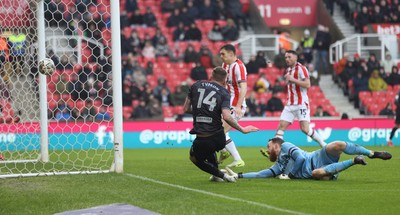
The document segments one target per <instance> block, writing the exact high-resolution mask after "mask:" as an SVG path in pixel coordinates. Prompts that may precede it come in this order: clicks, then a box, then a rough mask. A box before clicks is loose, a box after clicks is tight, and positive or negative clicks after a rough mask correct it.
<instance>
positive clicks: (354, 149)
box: [343, 142, 373, 156]
mask: <svg viewBox="0 0 400 215" xmlns="http://www.w3.org/2000/svg"><path fill="white" fill-rule="evenodd" d="M345 143H346V148H345V149H344V150H343V152H344V153H346V154H348V155H365V156H371V155H372V154H373V153H372V152H371V150H368V149H366V148H364V147H362V146H360V145H357V144H354V143H349V142H345Z"/></svg>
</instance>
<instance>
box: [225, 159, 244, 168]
mask: <svg viewBox="0 0 400 215" xmlns="http://www.w3.org/2000/svg"><path fill="white" fill-rule="evenodd" d="M244 165H245V163H244V161H243V160H235V161H233V162H232V163H230V164H228V165H226V167H229V168H232V167H242V166H244Z"/></svg>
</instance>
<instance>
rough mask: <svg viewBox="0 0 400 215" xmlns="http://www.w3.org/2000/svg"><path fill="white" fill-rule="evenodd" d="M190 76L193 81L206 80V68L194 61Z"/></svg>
mask: <svg viewBox="0 0 400 215" xmlns="http://www.w3.org/2000/svg"><path fill="white" fill-rule="evenodd" d="M190 78H191V79H192V80H194V81H200V80H208V75H207V72H206V68H205V67H204V66H203V65H201V63H200V62H199V61H197V62H196V66H195V67H194V68H193V69H192V71H191V72H190Z"/></svg>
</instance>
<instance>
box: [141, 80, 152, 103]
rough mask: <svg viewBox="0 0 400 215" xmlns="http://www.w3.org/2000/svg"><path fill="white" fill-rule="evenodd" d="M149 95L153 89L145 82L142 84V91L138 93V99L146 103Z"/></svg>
mask: <svg viewBox="0 0 400 215" xmlns="http://www.w3.org/2000/svg"><path fill="white" fill-rule="evenodd" d="M150 95H153V89H152V88H151V86H150V84H148V83H147V84H145V85H144V86H143V91H142V92H141V94H140V99H139V100H144V101H145V102H146V103H148V102H149V100H150Z"/></svg>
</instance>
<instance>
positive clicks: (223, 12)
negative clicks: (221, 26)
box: [216, 0, 232, 20]
mask: <svg viewBox="0 0 400 215" xmlns="http://www.w3.org/2000/svg"><path fill="white" fill-rule="evenodd" d="M216 8H217V9H216V10H217V20H226V19H228V18H232V14H231V12H230V11H229V10H228V8H227V7H226V5H225V1H224V0H217V7H216Z"/></svg>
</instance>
